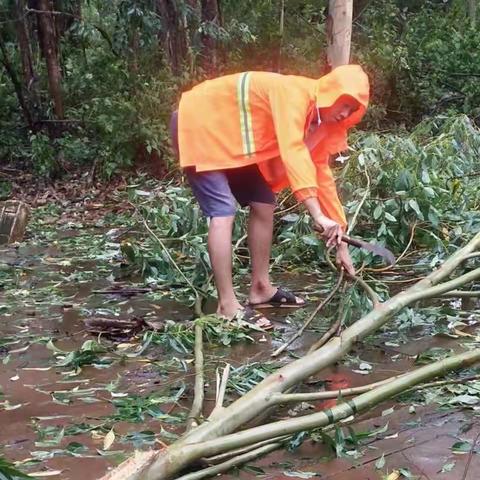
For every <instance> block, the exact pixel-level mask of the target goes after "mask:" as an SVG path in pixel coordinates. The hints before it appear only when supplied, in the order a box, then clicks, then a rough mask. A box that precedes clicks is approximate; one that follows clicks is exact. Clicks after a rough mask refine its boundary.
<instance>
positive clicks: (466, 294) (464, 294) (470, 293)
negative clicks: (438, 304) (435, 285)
mask: <svg viewBox="0 0 480 480" xmlns="http://www.w3.org/2000/svg"><path fill="white" fill-rule="evenodd" d="M442 297H444V298H476V297H480V290H452V291H451V292H447V293H443V294H442Z"/></svg>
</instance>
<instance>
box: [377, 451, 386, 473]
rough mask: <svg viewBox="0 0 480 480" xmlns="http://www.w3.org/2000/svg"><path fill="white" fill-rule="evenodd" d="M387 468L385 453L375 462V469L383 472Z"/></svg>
mask: <svg viewBox="0 0 480 480" xmlns="http://www.w3.org/2000/svg"><path fill="white" fill-rule="evenodd" d="M384 466H385V454H384V453H383V454H382V456H381V457H380V458H379V459H378V460H377V461H376V462H375V468H376V469H377V470H381V469H382V468H383V467H384Z"/></svg>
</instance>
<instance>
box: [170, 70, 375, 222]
mask: <svg viewBox="0 0 480 480" xmlns="http://www.w3.org/2000/svg"><path fill="white" fill-rule="evenodd" d="M341 95H350V96H352V97H353V98H355V99H356V100H357V101H358V102H359V104H360V108H359V110H357V111H356V112H355V113H354V114H353V115H351V116H350V117H349V118H347V119H346V120H344V121H343V122H339V123H335V124H327V123H322V124H321V125H320V126H319V128H318V129H317V130H316V131H315V132H314V134H313V135H309V145H310V150H311V151H309V148H307V146H306V144H305V138H306V134H307V131H308V128H309V126H310V123H311V122H312V120H314V119H316V118H317V116H318V110H317V109H318V108H322V107H329V106H331V105H333V104H334V103H335V101H336V100H337V99H338V98H339V97H340V96H341ZM368 98H369V86H368V79H367V76H366V74H365V73H364V72H363V70H362V69H361V67H359V66H357V65H345V66H342V67H338V68H336V69H334V70H333V71H332V72H331V73H329V74H328V75H325V76H323V77H321V78H320V79H318V80H315V79H310V78H306V77H299V76H292V75H280V74H277V73H270V72H244V73H239V74H234V75H228V76H224V77H220V78H217V79H214V80H209V81H206V82H203V83H201V84H200V85H198V86H196V87H194V88H193V89H192V90H190V91H188V92H186V93H184V94H183V95H182V98H181V100H180V106H179V149H180V165H181V166H182V167H189V166H194V167H195V168H196V170H197V171H208V170H222V169H228V168H238V167H242V166H247V165H251V164H257V165H258V167H259V169H260V171H261V172H262V175H263V176H264V177H265V179H266V181H267V182H268V183H269V185H270V186H271V188H272V190H274V191H275V192H278V191H280V190H282V189H283V188H286V187H290V188H291V189H292V191H293V192H295V193H296V194H298V195H299V196H300V199H302V192H304V194H305V192H312V191H314V192H317V196H318V198H319V201H320V205H321V207H322V211H323V212H324V214H325V215H327V216H328V217H330V218H332V219H333V220H335V221H337V222H339V223H341V224H342V225H344V226H345V225H346V221H345V215H344V213H343V208H342V206H341V204H340V201H339V199H338V195H337V192H336V188H335V182H334V179H333V175H332V173H331V171H330V168H329V166H328V157H329V155H331V154H334V153H337V152H340V151H342V150H344V149H345V148H346V147H347V143H346V138H347V130H348V128H350V127H351V126H353V125H354V124H356V123H358V122H359V121H360V119H361V118H362V116H363V115H364V113H365V110H366V108H367V105H368ZM312 189H313V190H312ZM308 195H310V193H308Z"/></svg>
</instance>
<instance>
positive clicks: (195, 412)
mask: <svg viewBox="0 0 480 480" xmlns="http://www.w3.org/2000/svg"><path fill="white" fill-rule="evenodd" d="M203 377H204V375H203V327H202V325H201V323H200V322H199V321H198V320H197V321H196V322H195V387H194V396H193V403H192V408H191V410H190V413H189V414H188V419H187V430H186V431H187V432H189V431H190V430H192V429H193V428H195V427H196V426H198V425H199V418H200V417H201V415H202V409H203V399H204V391H203V389H204V378H203Z"/></svg>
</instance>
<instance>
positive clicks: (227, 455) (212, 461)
mask: <svg viewBox="0 0 480 480" xmlns="http://www.w3.org/2000/svg"><path fill="white" fill-rule="evenodd" d="M288 438H291V437H290V436H289V435H284V436H283V437H277V438H269V439H268V440H264V441H263V442H258V443H254V444H253V445H248V446H247V447H242V448H237V449H236V450H230V451H229V452H226V453H221V454H220V455H215V456H214V457H208V458H205V459H204V460H205V461H206V462H207V463H208V464H209V465H211V464H217V463H221V462H222V461H224V460H226V459H229V458H232V457H236V456H238V455H240V454H242V453H246V452H251V451H252V450H255V449H256V448H259V447H263V446H264V445H268V444H270V443H272V442H283V441H285V440H287V439H288Z"/></svg>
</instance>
